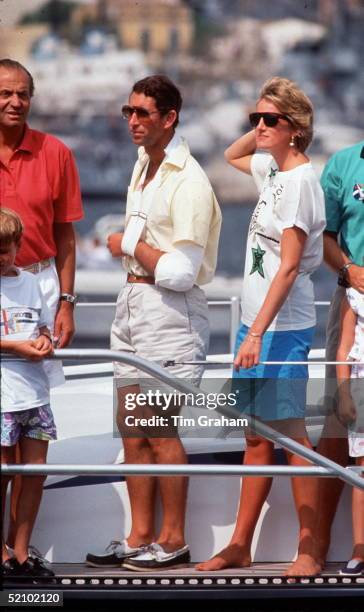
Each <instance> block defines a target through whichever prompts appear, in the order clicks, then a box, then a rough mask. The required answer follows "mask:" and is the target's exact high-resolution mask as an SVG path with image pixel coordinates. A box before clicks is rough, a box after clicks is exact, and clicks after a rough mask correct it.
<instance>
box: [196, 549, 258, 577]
mask: <svg viewBox="0 0 364 612" xmlns="http://www.w3.org/2000/svg"><path fill="white" fill-rule="evenodd" d="M251 562H252V560H251V557H250V553H249V551H247V548H246V546H239V544H230V545H229V546H227V547H226V548H224V549H223V550H222V551H221V552H219V553H218V554H217V555H215V557H213V558H212V559H209V560H208V561H204V562H203V563H198V564H197V565H195V568H196V569H197V570H200V571H201V572H215V571H216V570H222V569H226V568H228V567H249V565H251Z"/></svg>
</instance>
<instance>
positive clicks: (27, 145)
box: [17, 123, 34, 153]
mask: <svg viewBox="0 0 364 612" xmlns="http://www.w3.org/2000/svg"><path fill="white" fill-rule="evenodd" d="M17 151H27V152H28V153H33V152H34V140H33V135H32V130H31V129H30V127H29V126H28V124H27V123H26V124H25V130H24V135H23V139H22V141H21V143H20V145H19V146H18V147H17Z"/></svg>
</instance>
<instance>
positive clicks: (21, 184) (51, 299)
mask: <svg viewBox="0 0 364 612" xmlns="http://www.w3.org/2000/svg"><path fill="white" fill-rule="evenodd" d="M33 91H34V84H33V78H32V76H31V74H30V73H29V72H28V71H27V70H26V68H24V66H22V65H21V64H19V63H18V62H15V61H13V60H9V59H4V60H0V203H1V205H2V206H5V207H7V208H10V209H12V210H14V211H15V212H17V213H18V215H19V216H20V217H21V219H22V221H23V223H24V226H25V232H24V237H23V239H22V244H21V247H20V249H19V251H18V254H17V258H16V265H18V266H20V267H22V268H24V269H28V270H29V271H31V272H34V273H38V274H39V281H40V284H41V285H42V290H43V292H44V293H45V296H46V298H47V303H48V306H49V308H50V310H51V313H52V315H53V317H54V338H55V341H56V343H57V347H58V348H63V347H65V346H67V345H68V344H69V343H70V342H71V339H72V336H73V333H74V322H73V306H74V295H73V290H74V276H75V236H74V230H73V226H72V222H73V221H78V220H80V219H81V218H82V216H83V213H82V204H81V194H80V185H79V178H78V173H77V169H76V165H75V162H74V158H73V155H72V153H71V152H70V151H69V149H68V148H67V147H66V146H65V145H64V144H63V143H62V142H60V141H59V140H58V139H57V138H54V137H53V136H50V135H49V134H45V133H42V132H38V131H36V130H32V129H31V128H30V127H29V126H28V125H27V123H26V119H27V116H28V113H29V110H30V101H31V97H32V95H33Z"/></svg>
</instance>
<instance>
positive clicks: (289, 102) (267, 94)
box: [259, 77, 313, 153]
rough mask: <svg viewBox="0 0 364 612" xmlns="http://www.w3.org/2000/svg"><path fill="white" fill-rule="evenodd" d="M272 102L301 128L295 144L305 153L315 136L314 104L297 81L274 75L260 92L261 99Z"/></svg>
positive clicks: (294, 124)
mask: <svg viewBox="0 0 364 612" xmlns="http://www.w3.org/2000/svg"><path fill="white" fill-rule="evenodd" d="M262 98H264V100H268V101H269V102H272V104H274V105H275V106H276V107H277V108H278V110H279V111H280V112H281V113H283V114H285V115H288V117H289V119H290V121H291V124H292V126H293V127H294V128H295V129H297V130H299V134H298V135H297V136H295V145H296V147H297V149H298V150H299V151H301V153H303V152H304V151H305V150H306V149H307V147H308V145H309V144H310V142H311V140H312V136H313V105H312V102H311V100H310V99H309V98H308V96H306V94H305V93H304V92H303V91H302V89H300V88H299V87H298V85H297V83H294V82H293V81H290V80H289V79H285V78H283V77H273V78H272V79H269V80H268V81H266V82H265V83H264V85H263V87H262V90H261V92H260V97H259V100H261V99H262Z"/></svg>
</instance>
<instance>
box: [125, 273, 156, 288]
mask: <svg viewBox="0 0 364 612" xmlns="http://www.w3.org/2000/svg"><path fill="white" fill-rule="evenodd" d="M127 281H128V283H145V284H146V285H155V278H154V276H137V275H136V274H128V276H127Z"/></svg>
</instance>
